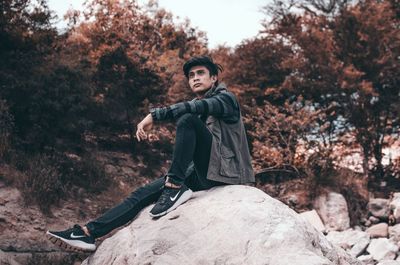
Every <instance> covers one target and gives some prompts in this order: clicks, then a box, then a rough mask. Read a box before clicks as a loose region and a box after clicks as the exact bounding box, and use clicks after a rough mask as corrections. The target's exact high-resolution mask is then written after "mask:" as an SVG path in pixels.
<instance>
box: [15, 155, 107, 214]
mask: <svg viewBox="0 0 400 265" xmlns="http://www.w3.org/2000/svg"><path fill="white" fill-rule="evenodd" d="M23 168H25V170H24V172H25V174H24V175H23V176H24V177H22V179H21V180H19V184H18V186H19V187H20V189H21V190H22V194H23V196H24V199H25V202H27V203H34V204H37V205H38V206H39V208H40V210H41V211H42V212H43V213H46V214H50V213H51V206H52V205H54V204H58V203H59V201H60V199H63V198H64V199H66V198H68V197H72V196H73V197H76V194H74V193H73V191H74V190H76V189H74V187H75V188H76V187H79V188H83V189H85V190H87V191H88V192H94V193H97V192H100V191H102V190H104V189H106V188H107V187H108V185H109V184H110V180H109V179H108V178H107V176H106V174H105V172H104V169H103V168H102V166H101V165H100V164H99V162H97V161H96V160H95V159H94V158H93V156H91V155H84V156H83V157H82V158H80V157H78V156H71V155H70V156H66V155H65V154H60V153H53V154H39V155H36V156H35V157H33V158H31V159H30V160H29V162H28V163H27V164H26V165H25V166H24V167H23Z"/></svg>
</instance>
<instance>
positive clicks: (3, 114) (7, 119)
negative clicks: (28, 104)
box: [0, 99, 14, 159]
mask: <svg viewBox="0 0 400 265" xmlns="http://www.w3.org/2000/svg"><path fill="white" fill-rule="evenodd" d="M13 127H14V121H13V116H12V115H11V113H10V112H9V109H8V105H7V102H6V101H5V100H1V99H0V159H2V158H4V156H5V155H6V153H7V151H8V150H9V149H10V147H11V133H12V131H13Z"/></svg>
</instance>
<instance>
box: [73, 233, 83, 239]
mask: <svg viewBox="0 0 400 265" xmlns="http://www.w3.org/2000/svg"><path fill="white" fill-rule="evenodd" d="M82 237H86V236H76V235H74V232H72V233H71V238H82Z"/></svg>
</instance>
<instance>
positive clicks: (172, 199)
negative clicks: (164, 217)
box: [169, 191, 181, 201]
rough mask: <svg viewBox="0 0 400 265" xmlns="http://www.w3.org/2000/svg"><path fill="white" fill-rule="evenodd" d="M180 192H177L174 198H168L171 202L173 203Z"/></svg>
mask: <svg viewBox="0 0 400 265" xmlns="http://www.w3.org/2000/svg"><path fill="white" fill-rule="evenodd" d="M180 192H181V191H178V193H177V194H176V195H175V196H174V197H169V198H170V199H171V201H175V200H176V198H178V195H179V193H180Z"/></svg>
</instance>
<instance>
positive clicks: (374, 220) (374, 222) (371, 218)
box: [368, 215, 379, 225]
mask: <svg viewBox="0 0 400 265" xmlns="http://www.w3.org/2000/svg"><path fill="white" fill-rule="evenodd" d="M368 221H370V222H371V224H373V225H375V224H378V223H379V218H378V217H375V216H373V215H371V216H370V217H369V218H368Z"/></svg>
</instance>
